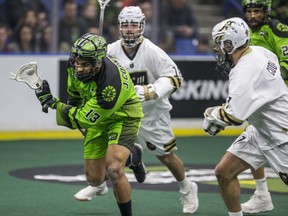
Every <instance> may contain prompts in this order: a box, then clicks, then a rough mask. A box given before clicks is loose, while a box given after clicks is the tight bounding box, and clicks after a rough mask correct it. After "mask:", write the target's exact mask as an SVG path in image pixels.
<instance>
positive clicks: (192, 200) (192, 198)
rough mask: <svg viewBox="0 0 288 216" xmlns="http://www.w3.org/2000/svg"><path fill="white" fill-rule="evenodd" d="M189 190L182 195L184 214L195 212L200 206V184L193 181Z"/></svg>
mask: <svg viewBox="0 0 288 216" xmlns="http://www.w3.org/2000/svg"><path fill="white" fill-rule="evenodd" d="M189 187H190V188H189V191H188V192H187V193H185V194H182V195H181V198H180V200H181V204H182V205H183V213H184V214H193V213H194V212H196V211H197V209H198V206H199V200H198V186H197V184H196V183H195V182H191V184H190V186H189Z"/></svg>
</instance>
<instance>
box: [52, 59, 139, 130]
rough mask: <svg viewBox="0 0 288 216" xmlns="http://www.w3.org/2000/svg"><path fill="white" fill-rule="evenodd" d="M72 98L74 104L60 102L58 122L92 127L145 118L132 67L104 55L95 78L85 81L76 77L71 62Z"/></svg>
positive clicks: (70, 94) (64, 124) (69, 88)
mask: <svg viewBox="0 0 288 216" xmlns="http://www.w3.org/2000/svg"><path fill="white" fill-rule="evenodd" d="M67 71H68V84H67V86H68V98H69V101H70V104H71V105H72V106H71V105H69V103H68V105H66V104H64V103H59V104H57V113H56V116H57V124H58V125H62V126H66V127H69V128H71V129H76V128H83V129H87V128H91V127H93V126H99V124H100V125H101V123H103V124H105V123H108V122H111V121H121V120H125V119H126V120H129V119H131V120H133V119H141V118H142V117H143V112H142V106H141V102H140V101H139V99H138V97H137V95H136V93H135V91H134V85H133V82H132V80H131V78H130V76H129V73H128V71H127V70H126V69H125V68H123V67H122V66H120V65H119V64H118V63H117V62H116V61H115V60H112V59H110V58H108V57H106V58H105V59H104V62H103V65H102V67H101V70H100V72H99V73H98V74H97V75H96V77H95V79H94V80H92V81H90V82H87V83H82V82H81V81H79V80H78V79H77V78H76V76H75V75H76V71H75V67H74V65H73V64H70V65H69V64H68V68H67Z"/></svg>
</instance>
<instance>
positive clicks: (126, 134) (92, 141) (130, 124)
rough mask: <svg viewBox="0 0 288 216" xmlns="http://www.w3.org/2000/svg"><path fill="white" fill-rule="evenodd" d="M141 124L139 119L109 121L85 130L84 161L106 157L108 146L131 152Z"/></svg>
mask: <svg viewBox="0 0 288 216" xmlns="http://www.w3.org/2000/svg"><path fill="white" fill-rule="evenodd" d="M140 124H141V118H139V119H138V118H137V119H131V118H129V119H125V120H123V119H122V120H113V121H112V120H110V121H105V122H103V123H100V124H99V125H97V126H95V127H93V128H89V129H87V130H86V136H85V142H84V159H99V158H103V157H105V155H106V151H107V147H108V145H115V144H116V145H123V146H126V147H127V148H129V149H130V150H131V148H132V147H133V145H134V143H135V141H136V138H137V135H138V132H139V128H140Z"/></svg>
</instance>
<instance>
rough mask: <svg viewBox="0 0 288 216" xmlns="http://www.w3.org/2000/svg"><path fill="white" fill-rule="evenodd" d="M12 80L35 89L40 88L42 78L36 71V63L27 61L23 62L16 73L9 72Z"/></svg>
mask: <svg viewBox="0 0 288 216" xmlns="http://www.w3.org/2000/svg"><path fill="white" fill-rule="evenodd" d="M11 75H12V76H11V77H9V78H10V79H12V80H16V81H18V82H24V83H26V84H27V85H28V86H29V87H30V88H31V89H33V90H37V89H41V86H42V80H41V78H40V77H39V75H38V73H37V63H36V62H29V63H26V64H23V65H22V66H21V67H20V68H19V69H18V71H17V73H16V74H14V73H11Z"/></svg>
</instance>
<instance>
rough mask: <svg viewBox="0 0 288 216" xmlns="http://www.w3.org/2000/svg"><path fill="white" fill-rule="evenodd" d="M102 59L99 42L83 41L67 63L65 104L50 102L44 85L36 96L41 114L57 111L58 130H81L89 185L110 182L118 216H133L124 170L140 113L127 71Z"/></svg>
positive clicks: (102, 42)
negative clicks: (40, 106)
mask: <svg viewBox="0 0 288 216" xmlns="http://www.w3.org/2000/svg"><path fill="white" fill-rule="evenodd" d="M106 54H107V44H106V41H105V39H104V38H103V37H100V36H97V35H93V34H90V33H87V34H85V35H83V36H82V37H80V38H79V39H78V40H77V41H76V42H75V43H74V46H73V47H72V50H71V54H70V58H69V61H68V68H67V71H68V98H69V102H68V104H65V103H62V102H60V101H59V99H57V98H54V97H53V96H52V94H51V91H50V88H49V84H48V82H47V81H46V80H44V81H43V86H42V88H41V90H36V96H37V98H38V99H39V101H40V103H41V105H42V110H43V111H44V112H47V111H48V108H49V107H50V108H52V109H56V120H57V124H58V125H61V126H66V127H68V128H71V129H77V128H78V129H85V142H84V159H85V161H84V167H85V173H86V177H87V181H88V183H89V184H90V185H91V186H99V185H101V184H102V183H103V182H104V181H105V179H107V178H109V179H110V181H111V183H112V187H113V192H114V195H115V198H116V200H117V203H118V207H119V209H120V212H121V215H122V216H132V205H131V186H130V184H129V182H128V179H127V177H126V175H125V169H124V168H125V164H126V160H127V159H128V157H129V155H130V152H131V151H132V149H133V146H134V143H135V141H136V138H137V135H138V131H139V128H140V124H141V120H142V117H143V112H142V106H141V102H140V100H139V99H138V97H137V95H136V93H135V91H134V85H133V83H132V80H131V78H130V76H129V73H128V71H127V70H126V69H125V68H123V67H121V66H120V65H119V64H118V63H117V62H116V61H115V60H113V59H110V58H109V57H107V56H106ZM106 177H107V178H106ZM103 193H104V192H103Z"/></svg>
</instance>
